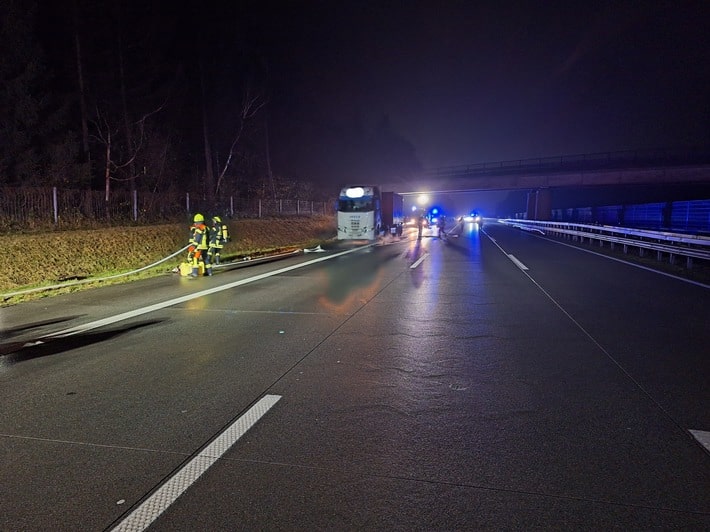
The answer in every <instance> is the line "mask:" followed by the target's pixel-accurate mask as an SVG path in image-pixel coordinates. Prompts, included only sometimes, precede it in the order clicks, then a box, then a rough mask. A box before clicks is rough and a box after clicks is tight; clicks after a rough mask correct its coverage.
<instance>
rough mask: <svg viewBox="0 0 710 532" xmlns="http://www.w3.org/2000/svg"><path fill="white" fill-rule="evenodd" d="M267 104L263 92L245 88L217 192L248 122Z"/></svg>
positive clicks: (219, 177)
mask: <svg viewBox="0 0 710 532" xmlns="http://www.w3.org/2000/svg"><path fill="white" fill-rule="evenodd" d="M264 105H266V100H265V99H264V97H263V96H262V95H261V94H254V92H253V91H252V89H251V87H250V86H249V85H247V86H246V87H245V89H244V94H243V96H242V105H241V108H240V111H239V119H238V124H237V126H236V131H235V132H234V136H233V137H232V143H231V145H230V146H229V151H228V152H227V159H226V160H225V162H224V166H223V167H222V169H221V170H220V172H219V176H218V177H217V183H216V185H215V189H214V191H215V194H219V189H220V187H221V186H222V182H223V181H224V176H225V175H226V174H227V170H229V167H230V165H231V164H232V161H233V160H234V155H235V152H236V149H237V145H238V144H239V141H240V140H241V138H242V134H243V133H244V130H245V128H246V126H247V124H248V123H249V122H250V121H251V119H253V118H254V117H255V116H256V115H257V113H258V112H259V110H260V109H261V108H262V107H264Z"/></svg>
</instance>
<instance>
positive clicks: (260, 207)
mask: <svg viewBox="0 0 710 532" xmlns="http://www.w3.org/2000/svg"><path fill="white" fill-rule="evenodd" d="M259 218H261V198H259Z"/></svg>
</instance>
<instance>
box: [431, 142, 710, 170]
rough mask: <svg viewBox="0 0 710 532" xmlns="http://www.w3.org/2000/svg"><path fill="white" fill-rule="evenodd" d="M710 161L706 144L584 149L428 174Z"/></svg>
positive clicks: (577, 168)
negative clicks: (557, 154)
mask: <svg viewBox="0 0 710 532" xmlns="http://www.w3.org/2000/svg"><path fill="white" fill-rule="evenodd" d="M707 163H710V150H708V149H707V148H685V149H648V150H628V151H615V152H599V153H581V154H574V155H559V156H554V157H535V158H530V159H514V160H507V161H496V162H486V163H474V164H467V165H459V166H445V167H440V168H432V169H427V170H425V171H424V172H423V174H424V176H426V177H436V176H440V177H441V176H446V177H454V176H468V175H491V174H497V173H501V172H505V173H516V172H523V171H525V172H535V171H550V170H558V171H564V170H592V169H596V170H600V169H604V168H616V169H618V168H623V167H634V168H643V167H646V168H648V167H653V166H664V165H686V164H688V165H689V164H707Z"/></svg>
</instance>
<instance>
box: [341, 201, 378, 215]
mask: <svg viewBox="0 0 710 532" xmlns="http://www.w3.org/2000/svg"><path fill="white" fill-rule="evenodd" d="M338 210H339V211H340V212H367V211H372V210H374V207H373V204H372V198H361V199H341V200H338Z"/></svg>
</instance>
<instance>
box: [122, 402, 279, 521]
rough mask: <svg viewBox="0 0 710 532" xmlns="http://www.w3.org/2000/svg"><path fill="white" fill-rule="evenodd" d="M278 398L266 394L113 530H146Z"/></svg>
mask: <svg viewBox="0 0 710 532" xmlns="http://www.w3.org/2000/svg"><path fill="white" fill-rule="evenodd" d="M279 399H281V396H280V395H265V396H264V397H262V398H261V399H260V400H259V401H258V402H257V403H256V404H255V405H254V406H252V407H251V408H250V409H249V410H247V411H246V412H245V413H244V415H242V416H241V417H240V418H239V419H237V420H236V421H235V422H234V423H232V424H231V425H230V426H229V427H228V428H227V429H226V430H225V431H224V432H222V434H220V435H219V436H218V437H217V439H215V440H214V441H213V442H212V443H210V444H209V445H208V446H207V447H205V449H203V450H202V452H200V454H198V455H197V456H195V457H194V458H193V459H192V460H190V461H189V462H188V463H187V464H185V465H184V466H183V467H182V468H181V469H180V470H179V471H177V472H176V473H175V474H174V475H173V476H172V477H170V479H169V480H168V481H167V482H166V483H165V484H163V485H162V486H160V488H159V489H158V491H156V492H155V493H153V494H152V495H151V496H150V497H148V498H147V499H146V500H145V501H143V503H142V504H141V505H140V506H139V507H138V508H136V509H135V510H133V511H132V512H131V513H130V514H128V516H127V517H126V518H125V519H124V520H123V521H121V522H120V523H119V524H118V525H117V526H116V527H115V528H114V529H113V530H114V531H131V532H141V531H142V530H145V529H146V528H148V527H149V526H150V525H151V524H152V523H153V521H155V520H156V519H157V518H158V516H159V515H160V514H162V513H163V512H164V511H165V510H166V509H167V508H168V507H169V506H170V505H171V504H172V503H174V502H175V501H176V500H177V498H178V497H179V496H180V495H182V494H183V493H184V492H185V491H186V490H187V489H188V488H189V487H190V486H191V485H192V483H193V482H195V481H196V480H197V479H198V478H200V476H201V475H202V474H203V473H204V472H205V471H207V469H208V468H209V467H210V466H211V465H212V464H214V463H215V462H216V461H217V460H218V459H219V458H220V457H221V456H222V455H223V454H224V453H225V452H226V451H227V450H228V449H229V448H230V447H231V446H232V445H234V443H235V442H236V441H237V440H238V439H239V438H241V437H242V436H243V435H244V433H245V432H246V431H248V430H249V429H250V428H251V427H252V426H253V425H254V424H255V423H256V422H257V421H258V420H259V418H261V417H262V416H263V415H264V414H266V412H268V411H269V409H270V408H271V407H272V406H274V405H275V404H276V402H277V401H278V400H279Z"/></svg>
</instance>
